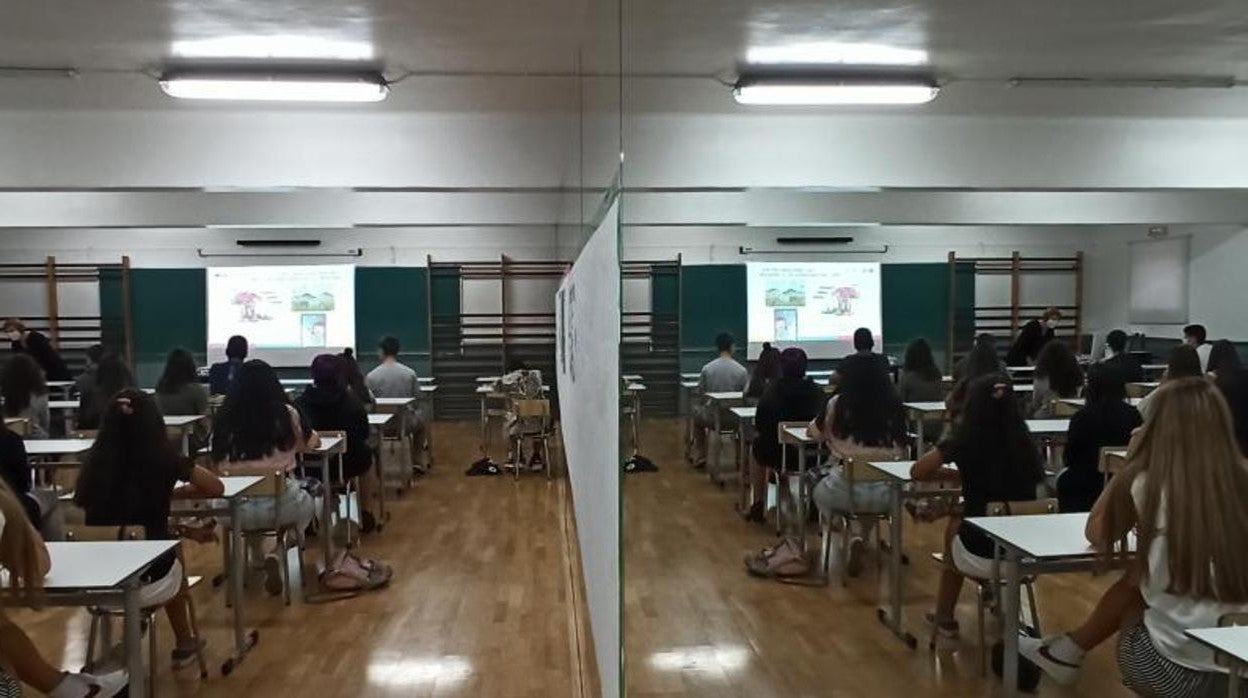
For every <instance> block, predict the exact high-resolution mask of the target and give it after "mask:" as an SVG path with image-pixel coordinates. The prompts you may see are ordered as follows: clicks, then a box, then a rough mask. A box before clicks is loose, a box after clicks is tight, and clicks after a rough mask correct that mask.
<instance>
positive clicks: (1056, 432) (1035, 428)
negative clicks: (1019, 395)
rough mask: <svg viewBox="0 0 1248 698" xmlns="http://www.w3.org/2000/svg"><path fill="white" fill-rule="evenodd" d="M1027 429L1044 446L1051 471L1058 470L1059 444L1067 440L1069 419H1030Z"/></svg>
mask: <svg viewBox="0 0 1248 698" xmlns="http://www.w3.org/2000/svg"><path fill="white" fill-rule="evenodd" d="M1027 430H1028V431H1030V432H1031V435H1032V437H1034V438H1035V439H1036V440H1037V441H1039V442H1040V443H1041V444H1042V445H1043V446H1044V460H1045V463H1046V464H1047V465H1048V470H1049V471H1050V472H1053V471H1056V470H1057V466H1058V463H1057V462H1056V461H1057V458H1058V454H1057V448H1056V446H1057V444H1059V443H1062V442H1064V441H1065V440H1066V432H1068V431H1070V420H1069V419H1028V420H1027Z"/></svg>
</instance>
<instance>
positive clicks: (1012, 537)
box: [966, 513, 1102, 698]
mask: <svg viewBox="0 0 1248 698" xmlns="http://www.w3.org/2000/svg"><path fill="white" fill-rule="evenodd" d="M1087 521H1088V515H1087V514H1083V513H1081V514H1039V515H1035V516H990V517H972V518H969V519H966V522H967V523H969V524H971V525H972V526H975V527H976V528H978V529H980V530H981V531H983V532H984V533H985V534H986V535H987V536H988V537H989V538H991V539H992V540H993V542H994V544H995V545H996V548H997V551H998V552H997V554H996V556H995V557H996V558H997V559H998V560H999V563H996V564H995V565H994V566H996V567H998V568H999V569H1000V571H1001V573H1004V575H1005V577H1004V584H1003V586H1002V587H1001V595H1002V597H1001V637H1002V641H1003V643H1004V645H1005V648H1004V653H1003V656H1004V661H1003V665H1004V666H1003V667H1002V672H1001V685H1002V691H1003V695H1004V696H1007V698H1012V697H1014V696H1017V695H1018V613H1019V603H1020V598H1019V597H1020V594H1019V588H1020V586H1021V584H1022V581H1021V580H1022V578H1023V577H1035V576H1039V575H1042V574H1054V573H1061V572H1085V571H1092V570H1095V569H1098V568H1099V567H1100V566H1101V564H1102V562H1101V561H1100V560H1099V559H1098V555H1097V553H1096V551H1095V550H1093V548H1092V546H1091V545H1089V543H1088V539H1087V538H1086V537H1085V536H1084V527H1085V526H1086V524H1087Z"/></svg>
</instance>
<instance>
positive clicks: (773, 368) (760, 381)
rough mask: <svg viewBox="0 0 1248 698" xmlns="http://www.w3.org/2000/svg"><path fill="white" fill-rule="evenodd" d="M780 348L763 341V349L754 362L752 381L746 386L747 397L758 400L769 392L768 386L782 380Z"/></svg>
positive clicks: (747, 398)
mask: <svg viewBox="0 0 1248 698" xmlns="http://www.w3.org/2000/svg"><path fill="white" fill-rule="evenodd" d="M780 375H781V374H780V350H779V349H777V348H775V347H773V346H771V342H763V349H762V351H760V352H759V353H758V360H757V361H755V362H754V371H753V372H752V373H751V374H750V382H749V383H747V384H746V386H745V399H746V400H754V401H757V400H758V399H759V398H761V397H762V396H763V394H764V393H766V392H767V388H769V387H771V385H772V384H773V383H775V382H776V381H778V380H780Z"/></svg>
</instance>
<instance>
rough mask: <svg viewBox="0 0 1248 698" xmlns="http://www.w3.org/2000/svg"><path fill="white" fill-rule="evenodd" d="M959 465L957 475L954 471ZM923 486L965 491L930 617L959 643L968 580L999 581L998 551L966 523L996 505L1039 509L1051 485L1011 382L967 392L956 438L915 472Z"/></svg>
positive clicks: (977, 384)
mask: <svg viewBox="0 0 1248 698" xmlns="http://www.w3.org/2000/svg"><path fill="white" fill-rule="evenodd" d="M953 463H956V464H957V469H956V470H953V469H950V468H946V467H945V465H946V464H953ZM910 476H911V477H912V478H913V479H914V480H915V481H918V482H923V481H939V480H951V481H955V482H961V485H962V501H963V504H962V514H961V516H950V517H949V526H948V529H947V530H946V533H945V542H946V547H945V560H946V561H947V564H946V567H945V569H944V571H943V572H942V573H941V577H940V586H939V589H938V590H937V593H936V609H935V612H934V613H932V614H930V615H929V616H928V621H929V623H931V624H932V625H933V626H934V627H935V629H936V632H937V634H939V635H940V636H942V637H944V638H947V639H956V638H957V637H958V621H957V620H956V619H955V617H954V609H955V608H956V607H957V603H958V596H959V594H960V593H961V590H962V582H963V580H964V579H965V578H966V577H968V576H969V577H973V578H975V579H992V578H993V561H992V558H993V544H992V541H991V540H989V539H988V537H987V536H986V535H984V533H983V532H982V531H980V530H979V529H977V528H975V527H974V526H971V525H970V524H967V523H965V521H964V518H971V517H975V516H984V515H985V514H986V513H987V511H988V503H989V502H1016V501H1031V500H1034V499H1035V498H1036V486H1037V485H1038V484H1040V482H1041V481H1042V480H1043V479H1044V468H1043V465H1042V463H1041V461H1040V452H1039V451H1038V450H1037V449H1036V445H1035V443H1034V442H1033V441H1032V438H1031V433H1030V432H1029V431H1028V430H1027V423H1026V422H1025V421H1024V420H1023V415H1022V412H1021V411H1020V410H1019V408H1018V400H1017V398H1016V397H1015V395H1014V390H1013V387H1012V386H1011V384H1010V379H1009V377H1008V376H1005V375H988V376H982V377H980V378H976V379H975V380H974V381H972V382H971V384H970V386H969V387H968V388H967V400H966V409H965V411H964V413H963V415H962V419H961V421H960V422H959V423H958V424H957V425H956V426H955V428H954V431H953V435H952V436H951V437H950V438H949V439H947V440H946V441H944V442H942V443H941V444H940V445H939V446H937V447H936V448H935V449H933V450H932V451H929V452H928V453H927V454H926V455H924V456H923V457H922V458H920V459H919V460H918V461H916V462H915V463H914V465H913V466H912V467H911V469H910Z"/></svg>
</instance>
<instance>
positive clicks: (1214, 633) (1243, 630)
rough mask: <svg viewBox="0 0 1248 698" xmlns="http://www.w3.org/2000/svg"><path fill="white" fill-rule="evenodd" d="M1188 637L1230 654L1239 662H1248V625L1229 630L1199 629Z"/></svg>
mask: <svg viewBox="0 0 1248 698" xmlns="http://www.w3.org/2000/svg"><path fill="white" fill-rule="evenodd" d="M1187 636H1188V637H1190V638H1192V639H1193V640H1196V641H1197V642H1199V643H1200V644H1202V645H1206V646H1208V647H1210V648H1212V649H1214V650H1216V651H1218V652H1222V653H1224V654H1229V655H1230V656H1232V657H1234V658H1235V660H1236V661H1238V662H1241V663H1242V662H1248V625H1238V626H1231V627H1227V628H1198V629H1192V630H1188V631H1187Z"/></svg>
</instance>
